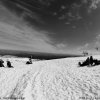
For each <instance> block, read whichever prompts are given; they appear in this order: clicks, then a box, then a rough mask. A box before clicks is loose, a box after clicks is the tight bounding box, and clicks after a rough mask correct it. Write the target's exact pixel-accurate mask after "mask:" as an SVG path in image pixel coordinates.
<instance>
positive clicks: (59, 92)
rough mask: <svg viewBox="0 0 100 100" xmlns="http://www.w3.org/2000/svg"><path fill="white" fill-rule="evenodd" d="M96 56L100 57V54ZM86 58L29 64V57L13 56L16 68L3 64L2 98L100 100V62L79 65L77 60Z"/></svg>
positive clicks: (0, 70)
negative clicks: (4, 66) (27, 62)
mask: <svg viewBox="0 0 100 100" xmlns="http://www.w3.org/2000/svg"><path fill="white" fill-rule="evenodd" d="M94 58H97V59H100V56H94ZM7 59H8V58H7ZM9 59H10V58H9ZM85 59H86V57H77V58H65V59H57V60H48V61H38V62H34V63H33V64H32V65H26V64H25V62H26V61H27V59H17V58H11V59H10V60H11V61H12V63H13V66H14V68H12V69H9V68H0V97H2V100H4V98H3V97H10V98H9V99H8V100H12V98H17V100H18V99H20V100H23V99H24V100H99V99H100V65H99V66H95V67H91V68H89V67H86V66H85V67H78V62H79V61H83V60H85ZM3 60H5V61H6V58H3ZM13 100H15V99H13Z"/></svg>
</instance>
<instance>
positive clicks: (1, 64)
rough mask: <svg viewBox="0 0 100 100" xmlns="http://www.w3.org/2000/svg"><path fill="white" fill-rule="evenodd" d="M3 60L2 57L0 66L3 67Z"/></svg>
mask: <svg viewBox="0 0 100 100" xmlns="http://www.w3.org/2000/svg"><path fill="white" fill-rule="evenodd" d="M3 63H4V61H3V60H2V59H0V67H4V64H3Z"/></svg>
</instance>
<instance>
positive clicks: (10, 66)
mask: <svg viewBox="0 0 100 100" xmlns="http://www.w3.org/2000/svg"><path fill="white" fill-rule="evenodd" d="M7 67H8V68H13V66H12V65H11V62H10V61H9V60H7Z"/></svg>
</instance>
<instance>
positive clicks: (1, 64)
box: [0, 59, 13, 68]
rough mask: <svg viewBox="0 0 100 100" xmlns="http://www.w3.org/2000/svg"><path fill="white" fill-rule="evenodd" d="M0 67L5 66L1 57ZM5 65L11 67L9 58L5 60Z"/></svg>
mask: <svg viewBox="0 0 100 100" xmlns="http://www.w3.org/2000/svg"><path fill="white" fill-rule="evenodd" d="M0 67H5V66H4V61H3V60H2V59H0ZM7 67H8V68H12V67H13V66H12V65H11V62H10V61H9V60H7Z"/></svg>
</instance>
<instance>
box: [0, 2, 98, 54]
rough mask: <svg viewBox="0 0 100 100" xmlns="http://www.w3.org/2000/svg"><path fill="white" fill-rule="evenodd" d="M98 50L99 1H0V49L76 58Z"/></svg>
mask: <svg viewBox="0 0 100 100" xmlns="http://www.w3.org/2000/svg"><path fill="white" fill-rule="evenodd" d="M96 47H98V48H99V47H100V0H0V49H12V50H25V51H34V52H49V53H71V54H76V53H77V54H78V53H81V52H82V51H89V52H96V49H95V48H96Z"/></svg>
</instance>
